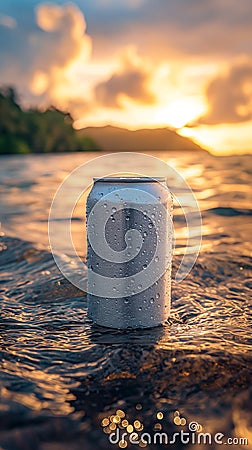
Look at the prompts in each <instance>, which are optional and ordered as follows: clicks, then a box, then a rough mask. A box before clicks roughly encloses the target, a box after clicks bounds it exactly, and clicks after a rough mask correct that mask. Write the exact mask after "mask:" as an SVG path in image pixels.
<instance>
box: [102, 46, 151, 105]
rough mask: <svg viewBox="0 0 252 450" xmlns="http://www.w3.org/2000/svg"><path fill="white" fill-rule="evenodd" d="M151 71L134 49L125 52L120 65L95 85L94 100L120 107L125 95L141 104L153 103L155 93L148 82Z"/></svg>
mask: <svg viewBox="0 0 252 450" xmlns="http://www.w3.org/2000/svg"><path fill="white" fill-rule="evenodd" d="M150 81H151V72H150V69H149V68H148V66H147V64H146V63H145V62H144V61H143V60H142V59H140V58H139V57H138V56H137V55H136V53H135V51H134V50H132V49H129V50H128V51H126V52H125V54H124V56H123V58H122V63H121V67H120V69H119V70H118V71H116V72H115V73H113V74H112V75H111V76H110V77H109V78H108V79H107V80H106V81H103V82H101V83H98V84H97V85H96V87H95V90H94V94H95V101H96V102H98V103H99V104H100V105H103V106H105V107H107V108H122V107H123V104H124V99H125V97H126V98H127V99H129V100H133V101H135V102H138V103H142V104H153V103H155V101H156V97H155V95H154V94H153V93H152V92H151V90H150V87H149V84H150Z"/></svg>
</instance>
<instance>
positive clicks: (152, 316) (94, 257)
mask: <svg viewBox="0 0 252 450" xmlns="http://www.w3.org/2000/svg"><path fill="white" fill-rule="evenodd" d="M86 206H87V207H86V211H87V215H86V220H87V244H88V254H87V265H88V289H87V290H88V316H89V318H91V319H92V320H93V321H94V322H95V323H96V324H99V325H102V326H105V327H111V328H118V329H126V328H149V327H154V326H158V325H161V324H162V323H164V322H165V321H166V319H167V318H168V316H169V312H170V302H171V258H172V239H173V228H172V198H171V194H170V192H169V190H168V188H167V186H166V182H165V178H158V177H155V178H149V177H105V178H99V179H94V184H93V188H92V190H91V192H90V194H89V196H88V199H87V205H86Z"/></svg>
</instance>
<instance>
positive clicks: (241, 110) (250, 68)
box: [192, 60, 252, 126]
mask: <svg viewBox="0 0 252 450" xmlns="http://www.w3.org/2000/svg"><path fill="white" fill-rule="evenodd" d="M206 97H207V102H208V105H209V109H208V112H207V113H206V114H205V115H204V116H202V117H200V118H199V119H198V120H197V121H196V122H195V123H193V124H192V125H194V126H195V125H199V124H206V125H214V124H222V123H238V122H245V121H248V120H252V60H250V61H245V62H240V63H237V64H235V65H233V66H232V67H230V68H229V70H228V72H227V73H226V74H224V75H219V76H218V77H216V78H214V79H213V80H212V81H211V82H210V83H209V85H208V87H207V90H206Z"/></svg>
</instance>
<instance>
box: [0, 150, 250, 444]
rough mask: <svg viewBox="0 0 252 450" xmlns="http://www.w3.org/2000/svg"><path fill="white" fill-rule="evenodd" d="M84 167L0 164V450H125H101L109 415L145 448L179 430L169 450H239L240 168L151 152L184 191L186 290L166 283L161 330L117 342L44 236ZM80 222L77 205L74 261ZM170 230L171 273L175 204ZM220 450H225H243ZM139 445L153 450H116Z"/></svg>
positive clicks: (81, 247) (244, 295)
mask: <svg viewBox="0 0 252 450" xmlns="http://www.w3.org/2000/svg"><path fill="white" fill-rule="evenodd" d="M94 156H97V154H95V155H94V154H88V153H86V154H80V153H79V154H62V155H46V156H45V155H29V156H10V157H7V156H5V157H1V165H0V189H1V206H0V210H1V221H2V236H1V253H0V255H1V260H0V266H1V284H0V295H1V304H0V308H1V318H0V329H1V362H0V389H1V403H0V419H1V420H0V447H1V448H3V449H8V450H9V449H10V450H15V449H43V450H51V449H52V450H55V449H57V450H58V449H60V450H61V449H63V450H64V449H71V450H72V449H73V450H75V449H88V450H89V449H109V448H113V447H114V448H118V446H119V448H125V447H123V445H125V444H123V443H117V444H111V443H110V442H109V440H108V438H109V433H112V432H113V431H115V430H114V428H117V429H119V430H120V433H122V431H123V430H125V426H124V427H123V426H122V420H123V418H122V417H120V415H119V416H118V414H117V415H116V411H118V410H119V414H121V415H122V416H123V415H124V414H125V417H124V420H128V423H129V424H133V425H134V421H136V420H138V421H139V422H141V424H142V425H141V426H142V427H143V430H144V431H145V432H147V433H149V434H150V435H151V436H153V435H154V433H155V432H161V431H162V432H166V433H167V434H168V435H169V436H172V434H173V433H176V432H181V430H184V431H188V430H189V431H190V433H189V434H190V441H189V443H186V442H181V441H180V440H179V438H178V439H177V441H176V442H175V444H170V446H171V447H172V448H178V449H180V448H188V449H193V448H195V447H196V448H199V449H201V448H202V449H203V448H204V449H205V448H206V449H208V448H211V449H215V448H216V449H217V448H221V446H222V445H220V444H219V443H216V442H215V441H214V436H215V433H222V435H223V436H224V437H223V438H222V439H223V442H226V440H227V439H228V438H232V439H234V438H236V439H240V438H247V439H248V445H246V446H244V448H247V449H250V448H252V416H251V409H252V388H251V382H252V353H251V349H252V337H251V324H252V320H251V317H252V315H251V287H252V272H251V269H252V259H251V256H252V244H251V225H252V209H251V178H252V177H251V175H252V162H251V157H249V156H239V157H238V156H232V157H213V156H211V155H208V154H206V153H188V152H187V153H162V152H160V153H159V152H157V153H155V156H156V157H160V158H162V159H163V160H165V161H167V162H169V163H170V164H171V165H172V166H173V167H175V168H176V170H178V171H179V173H181V175H182V176H183V177H184V178H185V179H186V180H187V182H188V183H189V184H190V186H191V188H192V189H193V191H194V194H195V196H196V198H197V200H198V203H199V207H200V210H201V214H202V220H203V227H202V232H203V240H202V245H201V251H200V255H199V257H198V259H197V262H196V264H195V266H194V267H193V269H192V271H191V272H190V274H189V275H188V276H187V278H186V279H185V280H183V281H182V282H181V283H178V284H177V283H175V282H173V286H172V314H171V317H170V318H169V320H168V321H167V323H166V324H165V325H164V326H163V327H158V328H155V329H149V330H144V331H137V330H135V331H127V332H121V331H116V330H109V329H105V328H101V327H98V326H95V325H93V324H92V323H91V321H90V320H89V319H88V318H87V304H86V296H85V294H84V293H83V292H82V291H79V290H78V289H77V288H75V287H74V286H72V285H71V284H70V283H69V282H68V281H67V280H66V279H65V278H64V277H63V275H62V274H61V273H60V272H59V270H58V268H57V266H56V264H55V262H54V260H53V258H52V255H51V253H50V248H49V243H48V237H47V219H48V213H49V210H50V205H51V201H52V199H53V196H54V193H55V191H56V189H57V188H58V186H59V184H60V183H61V182H62V181H63V180H64V178H65V177H66V176H67V174H68V173H69V172H70V171H71V170H73V169H74V168H75V167H76V166H78V165H80V164H82V163H83V162H85V161H88V160H89V159H91V158H93V157H94ZM97 164H98V163H97ZM94 175H95V174H94ZM84 181H85V180H82V179H77V180H76V183H77V184H79V185H80V186H81V185H82V183H84ZM68 201H69V199H67V198H66V203H67V202H68ZM84 213H85V211H84V198H82V199H80V202H79V204H77V205H76V208H75V210H74V216H73V220H72V231H73V239H74V244H75V248H76V250H77V252H78V254H79V255H80V257H81V258H83V259H84V260H85V252H86V246H85V224H84ZM58 220H59V221H60V220H61V217H58ZM174 223H175V232H176V249H175V254H174V258H173V274H175V273H176V270H177V268H178V266H179V264H180V261H181V258H182V255H183V253H184V250H185V246H186V242H187V237H186V232H185V223H184V220H183V218H182V215H181V209H180V208H179V207H177V206H176V205H175V208H174ZM59 240H60V236H59ZM62 256H63V255H62ZM71 256H73V255H71V254H70V257H71ZM158 413H159V414H158ZM161 413H162V414H161ZM157 414H158V416H157ZM115 416H116V419H115ZM104 418H108V419H107V420H105V421H104ZM182 419H183V420H182ZM102 420H103V427H102V426H101V421H102ZM114 420H115V422H114ZM116 421H119V423H117V422H116ZM196 422H197V424H198V425H197V424H196V425H195V426H196V428H197V430H198V431H202V432H205V433H206V432H208V433H210V434H211V436H212V439H213V441H212V443H211V445H210V444H209V443H208V444H204V443H202V442H201V444H199V445H197V446H196V445H195V444H194V443H193V441H192V436H193V435H195V436H198V434H199V433H196V432H195V433H194V430H193V425H192V423H196ZM137 425H138V426H137ZM109 427H110V428H109ZM139 427H140V426H139V424H137V423H135V431H137V432H138V433H139V435H140V434H141V433H143V431H141V428H139ZM139 430H140V431H139ZM140 432H141V433H140ZM129 433H130V429H129V431H128V434H129ZM127 439H128V438H127ZM234 442H236V441H233V444H230V445H228V448H230V449H233V448H243V445H242V444H240V443H239V444H237V443H234ZM223 445H224V444H223ZM139 446H140V447H141V446H142V447H144V448H151V449H152V448H153V449H154V448H164V447H165V445H164V444H163V445H159V444H158V443H153V441H151V442H150V443H148V444H145V443H142V444H139V445H136V444H134V445H133V444H132V445H131V444H130V443H128V445H127V447H128V448H131V447H132V448H138V447H139ZM224 448H225V447H224Z"/></svg>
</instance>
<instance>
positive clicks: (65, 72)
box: [0, 0, 252, 154]
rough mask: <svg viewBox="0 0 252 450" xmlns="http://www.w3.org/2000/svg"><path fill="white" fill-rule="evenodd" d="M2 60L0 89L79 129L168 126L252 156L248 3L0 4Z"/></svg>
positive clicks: (91, 0) (83, 0) (251, 14)
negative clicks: (64, 113)
mask: <svg viewBox="0 0 252 450" xmlns="http://www.w3.org/2000/svg"><path fill="white" fill-rule="evenodd" d="M0 58H1V64H0V84H1V85H13V86H15V87H16V88H17V91H18V95H19V98H20V100H21V101H22V104H23V105H24V106H25V107H26V106H34V105H36V106H40V107H46V106H48V105H50V104H53V105H55V106H57V107H58V108H62V109H64V110H68V111H70V112H71V114H72V116H73V118H74V119H75V127H76V128H81V127H85V126H89V125H104V124H108V123H111V124H115V125H122V126H125V127H128V128H131V129H135V128H140V127H157V126H169V127H175V128H179V133H181V134H182V135H184V136H191V137H193V138H194V139H196V140H197V142H199V143H200V144H202V145H203V146H205V147H206V148H209V149H211V150H213V151H214V152H215V153H216V154H226V153H243V152H248V151H250V152H251V151H252V1H251V0H240V1H237V0H211V1H210V0H209V1H206V0H205V1H202V0H76V1H74V2H71V3H65V2H62V1H53V2H50V3H49V2H41V1H37V0H22V1H20V0H0ZM185 125H187V126H185Z"/></svg>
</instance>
